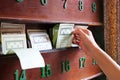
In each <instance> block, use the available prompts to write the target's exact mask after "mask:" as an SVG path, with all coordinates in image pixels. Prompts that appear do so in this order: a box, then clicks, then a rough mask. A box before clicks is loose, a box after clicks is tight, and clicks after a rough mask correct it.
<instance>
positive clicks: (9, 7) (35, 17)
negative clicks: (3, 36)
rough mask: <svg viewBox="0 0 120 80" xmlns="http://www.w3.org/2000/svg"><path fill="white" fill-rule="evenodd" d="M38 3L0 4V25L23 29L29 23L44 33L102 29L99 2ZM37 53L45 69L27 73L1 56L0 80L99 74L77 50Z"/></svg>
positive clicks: (6, 0) (8, 0) (62, 79)
mask: <svg viewBox="0 0 120 80" xmlns="http://www.w3.org/2000/svg"><path fill="white" fill-rule="evenodd" d="M18 1H19V0H18ZM41 1H42V0H23V1H22V2H17V0H1V2H0V22H13V23H24V24H27V27H29V26H30V25H29V24H31V23H32V25H36V24H39V25H41V24H46V26H47V27H46V26H45V27H44V28H47V29H49V26H51V25H53V24H56V23H74V24H82V25H89V26H94V27H96V26H100V27H102V21H103V19H102V17H103V14H102V13H103V11H102V0H43V2H44V1H47V3H46V4H45V5H43V4H41ZM30 27H31V26H30ZM33 27H34V26H33ZM37 27H39V26H37ZM41 53H42V55H43V57H44V59H45V63H46V67H47V68H35V69H29V70H21V67H20V62H19V60H18V58H17V56H16V55H6V56H3V55H1V56H0V71H1V75H0V78H1V80H18V78H20V77H21V78H22V79H20V80H23V78H26V79H25V80H81V79H84V78H87V77H90V76H93V75H96V74H97V75H98V74H101V70H100V68H99V67H98V66H97V64H95V63H94V60H93V59H92V58H90V57H89V56H87V55H86V54H85V53H84V51H82V50H81V49H79V48H64V49H53V50H46V51H41ZM81 59H83V61H81ZM46 69H47V70H46ZM17 71H19V72H17ZM21 75H22V76H21ZM97 75H96V76H97ZM19 76H20V77H19ZM94 77H95V76H93V77H92V78H94Z"/></svg>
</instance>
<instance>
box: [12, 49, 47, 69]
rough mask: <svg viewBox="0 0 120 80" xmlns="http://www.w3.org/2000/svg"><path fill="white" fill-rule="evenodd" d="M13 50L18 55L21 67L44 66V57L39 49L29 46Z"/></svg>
mask: <svg viewBox="0 0 120 80" xmlns="http://www.w3.org/2000/svg"><path fill="white" fill-rule="evenodd" d="M13 51H14V52H15V53H16V55H17V56H18V58H19V60H20V63H21V67H22V69H31V68H39V67H45V62H44V59H43V57H42V55H41V54H40V52H39V50H36V49H32V48H29V49H14V50H13Z"/></svg>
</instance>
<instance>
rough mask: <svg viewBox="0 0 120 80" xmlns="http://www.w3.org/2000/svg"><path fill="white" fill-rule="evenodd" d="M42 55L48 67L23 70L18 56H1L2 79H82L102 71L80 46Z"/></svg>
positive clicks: (0, 75) (0, 76)
mask: <svg viewBox="0 0 120 80" xmlns="http://www.w3.org/2000/svg"><path fill="white" fill-rule="evenodd" d="M42 55H43V57H44V60H45V64H46V67H45V68H34V69H28V70H21V66H20V62H19V60H18V58H17V56H15V55H12V56H1V57H0V71H1V74H0V79H1V80H18V79H20V77H21V75H22V77H21V78H22V79H23V80H81V79H83V78H86V77H90V76H93V75H95V74H98V73H100V72H101V70H100V68H99V67H98V66H97V65H96V64H95V62H93V59H91V58H90V57H89V56H87V55H86V54H85V53H84V52H82V50H80V49H78V48H72V49H67V50H60V51H54V52H53V51H52V52H42ZM24 78H25V79H24ZM22 79H21V80H22Z"/></svg>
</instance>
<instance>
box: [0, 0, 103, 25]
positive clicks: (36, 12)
mask: <svg viewBox="0 0 120 80" xmlns="http://www.w3.org/2000/svg"><path fill="white" fill-rule="evenodd" d="M93 2H95V3H96V5H97V11H96V12H92V7H91V6H92V3H93ZM83 3H84V10H83V11H80V10H79V8H78V7H79V0H68V1H67V8H66V9H64V8H63V4H64V0H48V4H47V5H45V6H43V5H41V3H40V0H24V1H23V2H21V3H18V2H17V1H16V0H1V1H0V19H1V20H18V21H31V22H48V23H60V22H61V23H64V22H67V23H79V24H89V25H101V24H102V21H103V19H102V16H103V15H102V13H103V11H102V0H83Z"/></svg>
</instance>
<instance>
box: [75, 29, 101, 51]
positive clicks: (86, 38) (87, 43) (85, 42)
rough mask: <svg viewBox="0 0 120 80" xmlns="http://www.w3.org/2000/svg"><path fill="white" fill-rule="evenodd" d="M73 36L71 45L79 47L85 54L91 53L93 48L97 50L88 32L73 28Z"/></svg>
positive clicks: (90, 33)
mask: <svg viewBox="0 0 120 80" xmlns="http://www.w3.org/2000/svg"><path fill="white" fill-rule="evenodd" d="M73 35H74V38H73V43H74V44H77V45H79V46H80V47H81V48H82V49H83V50H84V51H85V52H87V53H92V52H94V49H95V48H99V47H98V45H97V43H96V42H95V40H94V37H93V35H92V32H91V31H90V30H88V29H83V28H75V29H74V31H73Z"/></svg>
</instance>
